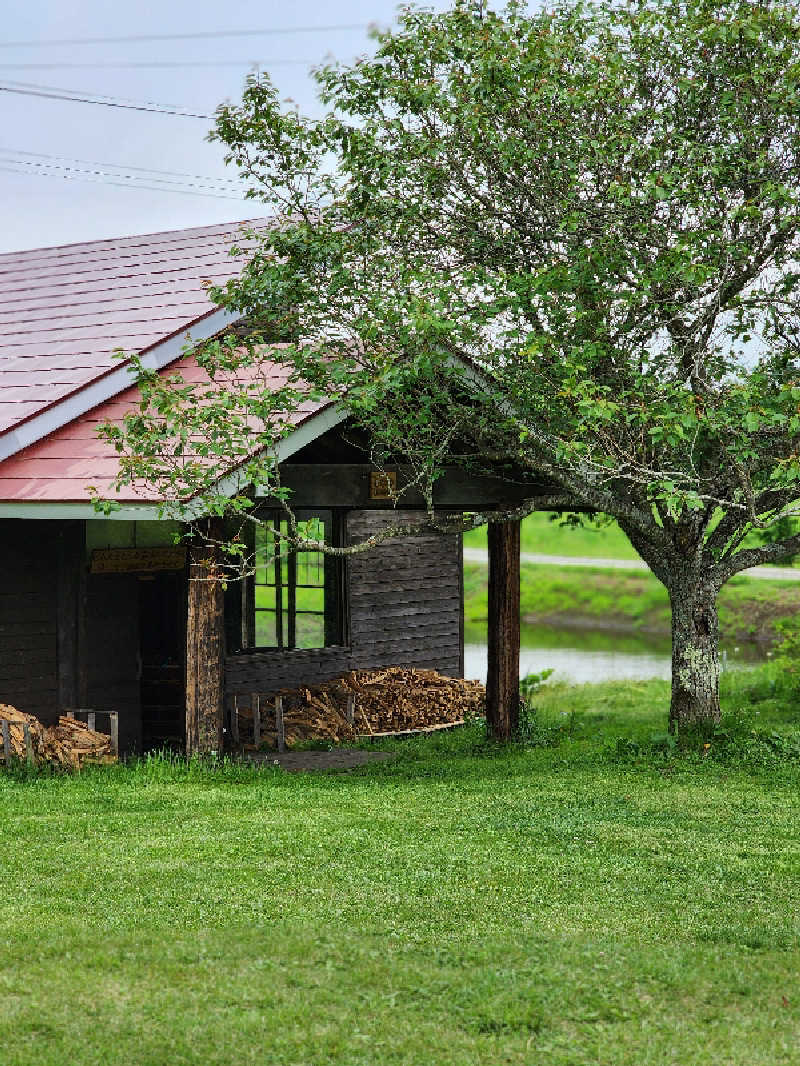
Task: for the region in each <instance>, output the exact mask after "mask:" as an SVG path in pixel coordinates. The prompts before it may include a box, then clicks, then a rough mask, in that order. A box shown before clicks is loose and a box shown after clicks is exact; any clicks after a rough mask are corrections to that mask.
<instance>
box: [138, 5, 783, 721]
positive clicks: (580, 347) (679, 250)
mask: <svg viewBox="0 0 800 1066" xmlns="http://www.w3.org/2000/svg"><path fill="white" fill-rule="evenodd" d="M374 46H375V47H374V52H373V53H372V54H371V55H369V56H368V57H365V58H363V59H361V60H359V61H358V62H356V63H355V64H354V65H352V66H342V65H338V64H335V63H330V64H327V65H324V66H321V67H320V68H318V69H317V70H316V72H315V77H316V80H317V83H318V87H319V95H320V98H321V101H322V103H323V104H324V105H325V114H324V117H322V118H320V119H313V120H312V119H306V118H304V117H303V116H301V115H300V114H299V113H298V112H297V110H296V109H295V108H294V107H293V105H291V104H290V103H288V104H287V103H286V102H281V101H280V99H279V95H278V92H277V90H276V88H275V87H274V86H273V84H272V83H271V82H270V80H269V79H268V78H267V77H265V76H259V77H253V78H251V79H250V80H249V81H248V84H247V86H246V89H245V92H244V95H243V99H242V102H241V103H240V104H238V105H226V106H224V107H221V108H220V109H219V112H218V116H217V122H216V129H215V132H214V133H213V134H212V137H213V138H215V139H217V140H219V141H221V142H223V143H224V144H225V145H226V146H227V152H228V160H229V162H232V163H233V164H235V165H236V166H237V167H238V168H239V170H240V171H241V173H242V174H243V175H244V176H245V177H246V178H247V179H248V180H249V182H250V186H251V190H252V195H253V196H255V197H258V198H260V199H262V200H264V201H266V202H267V203H268V204H270V205H271V206H272V207H273V209H274V210H275V212H276V216H277V222H278V223H279V224H276V225H274V226H272V227H270V228H269V229H267V230H263V231H259V232H254V233H253V234H252V235H251V240H250V244H249V245H248V247H247V248H246V249H245V250H244V251H245V254H247V256H248V258H249V262H248V265H247V268H246V269H245V271H244V273H243V274H242V276H241V278H239V279H238V280H237V281H235V282H231V283H230V284H229V285H228V286H227V287H226V288H224V289H223V290H220V291H218V292H217V293H216V298H217V299H218V300H219V302H220V303H222V304H225V305H226V306H228V307H231V308H232V309H234V310H236V311H238V312H240V313H241V314H243V315H246V316H248V322H249V324H250V330H251V337H250V339H251V340H256V341H257V340H258V339H260V338H262V337H263V338H265V339H269V338H270V337H272V338H274V337H276V336H277V337H281V338H285V339H289V341H290V342H291V343H289V344H288V345H287V346H286V347H285V348H283V349H281V351H282V352H283V354H282V356H281V358H282V359H283V360H284V361H285V363H286V366H287V367H288V368H290V375H291V376H292V380H293V381H294V382H299V381H300V380H302V381H305V382H310V383H312V384H313V386H314V387H315V388H317V389H319V390H320V391H321V392H324V393H326V394H328V395H332V394H333V395H337V396H340V397H341V398H342V402H343V403H345V404H347V405H348V407H349V409H350V411H351V415H352V418H353V419H354V420H356V421H358V422H360V423H361V424H362V425H364V426H367V427H368V428H369V429H370V431H371V433H372V436H373V439H374V440H375V441H376V444H377V445H378V446H380V447H382V448H383V449H384V450H385V453H386V454H397V453H402V454H404V455H405V456H406V457H408V459H409V461H411V462H412V463H414V465H415V468H416V469H417V471H418V473H419V479H420V484H422V485H423V486H424V487H426V490H428V492H429V497H430V489H431V486H432V485H433V484H434V483H435V481H436V478H437V476H438V474H439V471H440V469H441V466H442V464H443V461H444V459H445V458H446V457H447V456H448V454H450V455H452V454H453V453H455V452H457V453H458V454H459V455H461V456H464V457H467V456H472V457H473V459H472V461H473V462H474V461H475V456H478V455H484V456H486V457H491V458H492V460H493V461H495V462H497V461H502V462H506V463H508V464H509V465H510V466H512V467H513V468H515V469H516V471H517V472H518V471H519V470H523V471H529V472H530V473H531V475H535V476H537V477H541V476H545V477H546V478H547V479H549V482H550V483H551V484H552V485H553V486H554V490H553V494H552V496H551V497H550V498H549V499H548V500H546V501H544V503H545V505H549V506H550V507H555V506H558V507H560V508H561V509H565V510H570V509H574V510H575V511H594V512H604V513H606V514H609V515H613V516H614V517H615V518H616V519H617V521H618V522H619V524H620V525H621V527H622V528H623V529H624V530H625V532H626V534H627V535H628V537H629V538H630V540H631V542H632V544H633V545H634V547H635V548H636V550H637V551H638V552H639V554H640V555H641V556H642V558H643V559H644V560H645V561H646V562H647V563H648V565H649V566H650V568H651V569H652V571H653V572H654V573H655V575H656V576H657V577H658V578H659V580H660V581H661V582H662V583H663V584H664V585H665V587H666V589H667V591H668V593H669V597H670V603H671V606H672V619H673V621H672V636H673V688H672V706H671V722H672V724H673V725H675V726H679V727H680V726H683V725H686V724H690V723H695V722H704V721H708V720H714V719H716V718H717V717H718V715H719V696H718V678H719V651H718V633H719V626H718V620H717V610H716V598H717V594H718V592H719V590H720V588H721V586H722V585H723V584H724V583H725V582H726V581H727V580H728V579H729V578H730V577H732V576H733V575H734V574H736V573H738V572H740V571H742V570H744V569H745V568H747V567H750V566H753V565H755V564H757V563H765V562H770V561H773V560H776V559H779V558H781V557H782V556H783V555H785V554H787V553H789V552H791V551H797V550H798V548H800V535H788V536H783V537H779V538H778V539H777V540H775V541H773V542H768V543H762V544H761V545H760V546H756V547H752V546H749V545H750V544H751V543H752V542H753V540H754V538H750V539H749V540H748V539H747V538H748V534H750V533H751V532H752V531H753V530H760V531H762V532H763V531H764V530H768V529H769V528H770V527H772V526H776V527H777V526H778V523H780V522H781V521H782V520H783V526H781V527H778V528H779V529H784V530H785V526H786V522H785V518H786V516H787V515H791V514H795V513H798V511H800V506H799V505H800V487H799V486H800V413H799V412H800V354H799V353H798V348H797V340H796V336H797V334H796V328H795V321H796V317H797V314H798V307H800V300H799V299H798V297H799V296H800V263H799V259H800V256H798V243H799V242H798V233H799V231H800V173H799V170H800V19H799V18H798V13H797V10H796V8H795V5H794V4H793V3H777V2H770V0H765V2H758V3H754V2H753V0H729V2H720V0H630V2H621V0H620V2H612V0H607V2H605V3H596V4H593V3H582V2H573V0H556V3H555V5H549V6H548V8H547V10H543V11H539V12H536V13H533V14H530V13H527V12H526V10H525V7H524V5H522V4H518V3H511V4H509V6H508V7H506V8H505V9H504V10H503V11H499V12H493V11H484V10H482V9H480V8H477V7H476V5H474V4H467V3H456V4H455V6H454V7H453V8H452V10H450V11H448V12H446V13H444V14H431V13H429V12H426V11H423V10H417V9H408V10H405V11H404V12H403V13H402V14H401V16H400V18H399V22H398V25H397V26H396V27H395V28H394V29H392V30H390V31H386V32H381V33H378V34H376V36H375V41H374ZM231 343H232V342H231ZM231 343H229V344H228V345H227V347H226V346H225V345H224V344H223V345H221V346H218V347H217V348H212V349H211V351H210V353H209V356H208V358H209V360H210V364H213V363H214V360H217V361H221V363H222V364H223V365H227V364H226V360H228V362H229V361H230V360H231V358H233V356H232V354H231V353H232V347H231ZM246 348H247V351H248V352H249V353H250V354H249V355H240V356H238V357H237V358H242V359H245V360H247V359H252V358H253V357H254V356H253V354H252V353H253V352H254V351H255V348H254V347H253V346H252V345H249V344H248V345H247V346H246ZM241 351H242V349H240V352H241ZM298 395H299V393H298ZM204 402H205V404H206V405H207V406H210V408H213V403H214V401H213V398H211V397H208V398H206V400H205V401H204ZM226 402H227V403H228V405H229V407H230V401H229V400H228V401H226ZM260 402H262V404H263V402H264V396H263V395H262V396H261V401H260ZM248 404H249V401H247V400H245V401H243V411H244V414H243V415H242V417H241V418H239V419H233V420H232V422H233V424H234V428H231V427H225V419H224V418H223V417H220V418H219V419H217V421H216V422H215V423H214V424H215V427H217V428H218V429H219V432H220V433H222V434H223V436H225V437H227V439H228V441H229V443H230V446H231V448H233V449H235V448H237V447H238V448H239V449H240V454H245V453H247V452H248V451H249V452H252V442H250V444H248V443H247V441H246V433H244V432H243V431H242V432H240V430H242V427H247V426H248V425H249V426H250V427H252V422H253V415H254V407H253V405H252V404H250V405H249V406H248ZM279 406H280V402H276V403H275V404H274V407H275V409H277V408H278V407H279ZM166 407H169V408H170V409H171V410H172V413H173V415H175V419H176V424H177V423H179V422H180V418H179V417H178V416H177V413H176V412H177V408H176V407H175V405H174V404H173V403H172V401H169V400H168V399H164V398H163V397H162V403H161V416H162V417H163V416H164V410H165V408H166ZM184 407H185V408H186V407H187V405H184ZM188 408H189V409H191V410H195V411H196V410H197V406H196V405H194V407H192V405H191V404H190V405H188ZM248 412H249V413H248ZM255 413H256V414H260V415H261V416H264V414H265V412H264V410H263V409H262V410H260V411H255ZM221 414H224V411H221ZM267 416H268V417H266V418H264V419H263V421H262V425H261V432H262V439H263V440H264V441H265V442H266V444H267V447H266V450H265V453H264V454H265V455H267V456H268V455H269V454H270V447H269V441H270V435H271V434H272V435H273V436H274V437H277V436H278V435H279V432H280V430H279V429H270V426H276V425H278V423H279V422H280V419H277V420H276V414H275V410H272V411H270V412H267ZM237 426H238V427H239V429H237V428H236V427H237ZM151 428H152V427H151ZM195 428H197V427H195ZM237 433H239V436H237ZM134 436H135V435H134ZM151 439H152V438H151ZM131 450H132V452H133V453H136V451H137V449H136V446H135V444H134V446H133V447H132V449H131ZM273 451H274V449H273ZM139 454H141V448H139ZM463 461H467V459H466V458H465V459H464V460H463ZM204 469H205V470H206V471H207V470H208V465H207V464H206V467H205V468H204ZM270 469H271V468H270ZM183 476H184V475H182V477H183ZM203 476H206V475H203ZM253 476H254V477H258V476H262V477H269V476H270V472H269V470H267V471H266V472H264V471H263V470H262V473H261V475H259V473H258V470H254V471H253ZM210 484H211V481H210V480H209V483H208V486H206V488H207V491H209V492H210V491H211V489H210V488H209V486H210ZM476 520H477V519H476ZM762 539H767V538H762Z"/></svg>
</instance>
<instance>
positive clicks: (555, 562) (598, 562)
mask: <svg viewBox="0 0 800 1066" xmlns="http://www.w3.org/2000/svg"><path fill="white" fill-rule="evenodd" d="M521 558H522V562H523V563H535V564H536V565H538V566H583V567H587V566H590V567H594V569H596V570H647V569H648V566H647V563H645V562H642V560H641V559H593V558H592V557H591V556H589V555H539V554H538V553H537V552H522V555H521ZM464 562H465V563H484V565H485V564H486V562H487V557H486V552H485V551H484V550H483V548H465V549H464ZM742 576H743V577H754V578H758V579H761V580H765V581H800V569H797V570H795V569H793V568H792V567H791V566H753V567H751V569H750V570H743V571H742Z"/></svg>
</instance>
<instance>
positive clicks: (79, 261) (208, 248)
mask: <svg viewBox="0 0 800 1066" xmlns="http://www.w3.org/2000/svg"><path fill="white" fill-rule="evenodd" d="M266 224H268V223H267V222H266V221H265V220H264V219H261V220H256V221H253V222H249V223H240V224H238V225H237V224H223V225H217V226H207V227H201V228H194V229H186V230H177V231H173V232H167V233H153V234H148V235H146V236H142V237H122V238H120V239H118V240H103V241H91V242H89V243H87V244H68V245H63V246H61V247H56V248H38V249H34V250H32V251H23V252H8V253H5V254H2V255H0V441H1V440H2V437H3V435H4V434H8V433H9V432H10V431H12V430H13V429H14V428H15V427H17V426H19V425H20V424H22V423H24V422H26V421H28V420H29V419H31V418H32V417H34V416H36V415H38V414H40V413H41V412H43V411H45V410H47V409H48V408H50V407H51V406H52V405H54V404H56V403H58V402H59V401H61V400H63V399H65V398H66V397H67V396H70V395H71V394H73V393H76V392H79V391H80V390H81V389H84V388H86V387H87V386H88V385H89V384H91V383H92V382H94V381H96V380H98V379H99V378H101V377H103V376H104V375H106V374H108V373H109V372H110V371H111V370H114V369H116V368H117V367H118V366H119V360H116V359H114V358H113V352H114V351H115V350H118V349H120V348H121V349H124V350H125V351H137V352H144V351H146V350H148V349H150V348H152V347H153V346H154V345H157V344H159V343H160V342H162V341H164V340H166V339H168V338H169V337H172V336H175V335H176V334H177V335H180V334H182V333H184V332H185V331H186V330H187V329H189V328H190V327H191V326H192V325H193V324H194V323H197V322H199V321H200V320H202V319H204V318H205V317H206V316H208V315H209V314H211V313H212V312H214V311H215V310H216V308H215V305H214V304H212V303H211V302H210V300H209V299H208V296H207V293H206V285H207V283H209V282H213V283H222V282H224V281H225V280H227V279H228V278H230V277H233V276H235V275H236V274H237V273H239V271H240V270H241V269H242V265H243V259H242V258H239V259H235V258H231V257H230V255H229V254H228V253H229V248H230V246H231V244H232V243H233V242H234V241H236V240H237V239H239V238H240V237H241V232H240V228H239V227H240V226H241V225H248V226H253V227H256V226H264V225H266Z"/></svg>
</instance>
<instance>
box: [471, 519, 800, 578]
mask: <svg viewBox="0 0 800 1066" xmlns="http://www.w3.org/2000/svg"><path fill="white" fill-rule="evenodd" d="M521 542H522V550H523V551H524V552H535V553H537V554H543V555H569V556H579V555H585V556H588V557H589V558H593V559H638V558H639V556H638V555H637V553H636V552H635V551H634V549H633V548H632V547H631V543H630V541H629V540H628V538H627V537H626V536H625V534H624V533H623V532H622V530H621V529H620V528H619V526H618V525H617V523H616V522H611V523H610V524H607V525H602V526H600V527H599V528H598V527H597V526H595V525H593V524H592V523H589V522H587V524H586V525H583V526H566V525H563V524H562V522H561V521H560V519H558V518H555V520H553V518H552V517H551V515H550V513H549V512H544V511H538V512H536V513H534V514H531V515H528V517H527V518H525V519H524V520H523V522H522V533H521ZM758 543H759V541H758V538H757V537H755V536H751V537H749V538H748V539H747V540H746V541H745V544H747V545H754V546H755V545H757V544H758ZM464 546H465V547H468V548H485V547H486V527H485V526H481V528H480V529H474V530H472V532H471V533H467V534H465V535H464ZM799 564H800V560H798V563H797V564H795V565H799ZM780 565H782V566H791V565H792V563H791V562H789V561H784V562H783V563H781V564H780Z"/></svg>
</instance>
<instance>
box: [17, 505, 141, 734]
mask: <svg viewBox="0 0 800 1066" xmlns="http://www.w3.org/2000/svg"><path fill="white" fill-rule="evenodd" d="M138 611H139V608H138V587H137V582H136V578H135V577H131V576H129V575H122V576H112V577H107V576H105V575H103V576H102V577H99V576H98V577H91V576H88V577H87V573H86V537H85V527H84V523H83V522H70V521H67V522H50V521H25V520H22V519H3V520H0V703H10V704H12V706H14V707H17V708H18V709H19V710H20V711H25V712H26V713H27V714H35V715H36V716H37V718H39V719H41V720H42V721H43V722H45V723H47V724H50V723H52V722H55V721H56V719H57V718H58V715H59V714H61V713H62V712H63V710H64V708H66V707H95V708H96V709H98V710H116V711H119V712H120V747H121V748H122V750H123V751H131V750H136V749H137V748H138V747H139V746H140V739H141V713H140V707H139V679H138V651H139V630H138ZM98 726H99V728H101V729H105V728H107V726H106V724H105V723H104V721H103V720H102V719H100V720H99V721H98Z"/></svg>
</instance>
